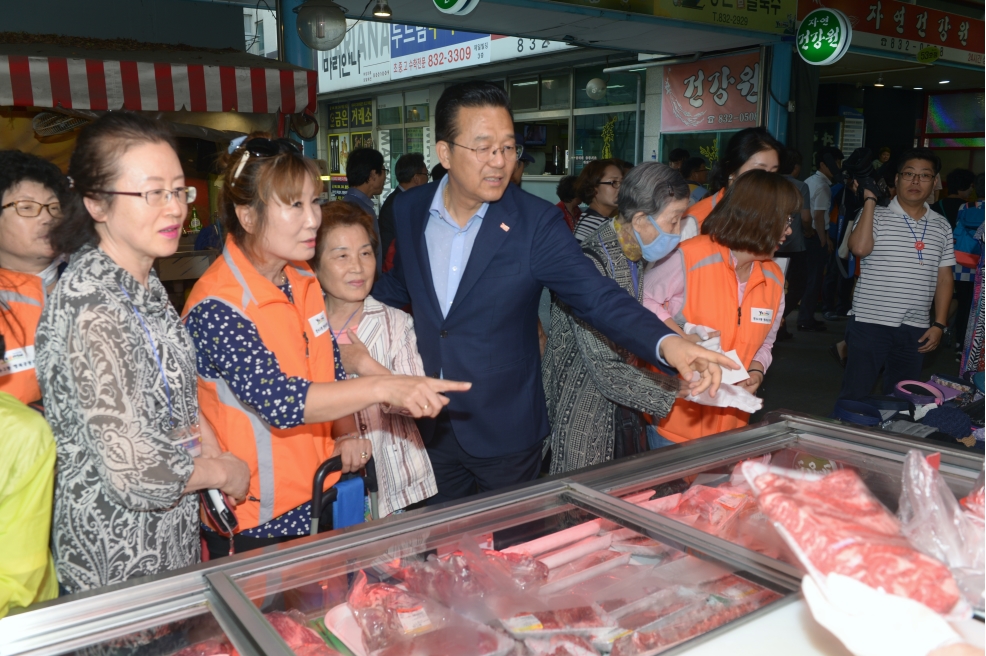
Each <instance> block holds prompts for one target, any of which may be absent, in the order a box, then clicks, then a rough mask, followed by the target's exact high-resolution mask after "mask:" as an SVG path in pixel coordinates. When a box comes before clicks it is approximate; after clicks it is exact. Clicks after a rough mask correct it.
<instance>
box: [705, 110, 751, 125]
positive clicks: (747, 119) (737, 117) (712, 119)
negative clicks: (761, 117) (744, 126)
mask: <svg viewBox="0 0 986 656" xmlns="http://www.w3.org/2000/svg"><path fill="white" fill-rule="evenodd" d="M716 119H718V122H719V123H733V122H736V123H751V122H753V123H755V122H756V120H757V114H756V112H742V113H739V114H718V115H716V114H713V115H712V116H709V118H708V122H709V123H710V124H712V123H716Z"/></svg>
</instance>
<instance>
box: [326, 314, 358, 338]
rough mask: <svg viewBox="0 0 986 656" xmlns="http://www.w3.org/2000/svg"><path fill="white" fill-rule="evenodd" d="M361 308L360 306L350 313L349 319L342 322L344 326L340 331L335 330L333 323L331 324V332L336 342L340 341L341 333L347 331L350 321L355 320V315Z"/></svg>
mask: <svg viewBox="0 0 986 656" xmlns="http://www.w3.org/2000/svg"><path fill="white" fill-rule="evenodd" d="M359 310H360V309H359V307H357V308H356V309H355V310H353V313H352V314H350V315H349V318H348V319H346V323H344V324H342V328H340V329H339V332H334V331H333V330H332V324H331V323H330V324H329V334H330V335H332V339H333V340H335V342H336V343H338V342H339V335H342V334H344V333H345V332H346V328H347V327H348V326H349V322H350V321H352V320H353V317H355V316H356V313H357V312H359ZM326 323H328V322H326Z"/></svg>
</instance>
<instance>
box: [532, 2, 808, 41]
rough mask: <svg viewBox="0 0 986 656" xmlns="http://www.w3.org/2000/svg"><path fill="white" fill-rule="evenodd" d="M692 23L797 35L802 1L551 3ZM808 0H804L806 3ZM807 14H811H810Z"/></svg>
mask: <svg viewBox="0 0 986 656" xmlns="http://www.w3.org/2000/svg"><path fill="white" fill-rule="evenodd" d="M551 1H552V2H560V3H562V4H566V5H578V6H582V7H589V8H591V9H603V10H610V11H618V12H620V13H624V14H626V13H630V14H642V15H644V16H658V17H660V18H670V19H674V20H679V21H687V22H689V23H704V24H706V25H714V26H723V27H734V28H739V29H744V30H751V31H755V32H769V33H771V34H788V35H792V36H793V35H794V30H795V25H794V20H795V16H796V15H797V13H798V0H551ZM804 1H805V0H801V2H804ZM806 13H807V12H806Z"/></svg>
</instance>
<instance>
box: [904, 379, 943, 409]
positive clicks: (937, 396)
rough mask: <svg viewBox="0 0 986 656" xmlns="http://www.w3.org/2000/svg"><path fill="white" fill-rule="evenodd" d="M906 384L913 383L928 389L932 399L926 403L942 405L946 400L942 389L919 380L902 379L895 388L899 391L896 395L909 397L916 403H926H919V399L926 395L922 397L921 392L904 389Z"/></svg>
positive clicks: (908, 398)
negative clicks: (915, 392)
mask: <svg viewBox="0 0 986 656" xmlns="http://www.w3.org/2000/svg"><path fill="white" fill-rule="evenodd" d="M905 385H913V386H914V387H920V388H921V389H923V390H926V391H927V392H928V395H929V396H930V397H931V401H926V402H925V403H934V404H935V405H941V404H942V403H944V401H945V397H944V395H943V394H942V393H941V390H940V389H938V388H937V387H932V386H931V385H928V384H927V383H922V382H920V381H917V380H902V381H900V382H899V383H897V387H895V388H894V389H895V391H896V393H897V394H896V396H899V397H900V398H904V399H907V400H908V401H911V402H913V403H914V404H915V405H924V403H919V402H918V401H919V399H922V398H926V397H922V396H920V395H919V394H914V393H912V392H908V391H907V390H906V389H904V386H905Z"/></svg>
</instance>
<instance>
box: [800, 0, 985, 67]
mask: <svg viewBox="0 0 986 656" xmlns="http://www.w3.org/2000/svg"><path fill="white" fill-rule="evenodd" d="M825 6H826V8H829V9H838V10H840V11H841V12H842V13H844V14H845V15H846V16H848V17H849V21H850V23H851V24H852V29H853V38H852V42H853V45H854V46H859V47H862V48H873V49H877V50H887V51H890V52H899V53H904V54H909V55H914V56H915V58H916V57H917V53H918V52H919V51H921V50H922V49H924V48H927V47H928V46H934V47H936V48H938V49H939V58H940V59H944V60H948V61H955V62H961V63H964V64H978V65H980V66H982V65H983V40H984V38H986V30H984V27H983V21H982V20H977V19H975V18H969V17H966V16H960V15H958V14H950V13H947V12H944V11H939V10H937V9H929V8H927V7H921V6H918V5H912V4H906V3H903V2H897V0H826V2H825ZM814 8H815V5H812V4H811V3H801V4H800V5H799V7H798V20H803V19H804V18H805V16H806V15H807V14H808V13H809V12H810V11H811V10H812V9H814Z"/></svg>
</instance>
